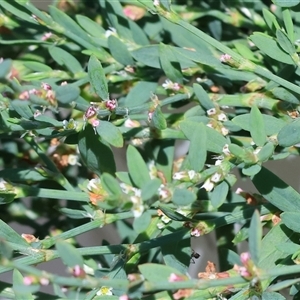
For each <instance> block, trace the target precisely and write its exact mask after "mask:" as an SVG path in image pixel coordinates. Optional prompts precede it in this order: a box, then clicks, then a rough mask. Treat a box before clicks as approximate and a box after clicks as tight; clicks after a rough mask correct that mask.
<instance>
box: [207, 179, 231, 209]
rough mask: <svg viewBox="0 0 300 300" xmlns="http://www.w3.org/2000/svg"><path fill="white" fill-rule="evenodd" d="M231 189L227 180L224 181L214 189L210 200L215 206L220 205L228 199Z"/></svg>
mask: <svg viewBox="0 0 300 300" xmlns="http://www.w3.org/2000/svg"><path fill="white" fill-rule="evenodd" d="M228 191H229V186H228V183H227V182H226V181H222V182H221V183H219V184H218V185H217V186H215V188H214V189H213V191H212V193H211V196H210V201H211V204H212V206H213V207H214V208H218V207H220V206H221V205H222V204H223V203H224V202H225V200H226V198H227V194H228Z"/></svg>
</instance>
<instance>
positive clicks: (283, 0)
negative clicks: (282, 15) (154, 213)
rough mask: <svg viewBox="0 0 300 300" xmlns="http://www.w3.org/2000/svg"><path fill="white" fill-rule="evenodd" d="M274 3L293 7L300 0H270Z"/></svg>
mask: <svg viewBox="0 0 300 300" xmlns="http://www.w3.org/2000/svg"><path fill="white" fill-rule="evenodd" d="M272 2H273V3H274V4H275V5H278V6H280V7H293V6H296V5H298V4H299V3H300V0H272Z"/></svg>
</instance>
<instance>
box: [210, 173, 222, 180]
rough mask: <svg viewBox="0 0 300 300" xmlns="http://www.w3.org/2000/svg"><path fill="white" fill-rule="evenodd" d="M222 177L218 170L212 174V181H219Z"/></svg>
mask: <svg viewBox="0 0 300 300" xmlns="http://www.w3.org/2000/svg"><path fill="white" fill-rule="evenodd" d="M221 177H222V174H220V173H218V172H216V173H215V174H214V175H213V176H211V178H210V180H211V181H212V182H215V183H217V182H219V181H220V179H221Z"/></svg>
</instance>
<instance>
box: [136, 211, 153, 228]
mask: <svg viewBox="0 0 300 300" xmlns="http://www.w3.org/2000/svg"><path fill="white" fill-rule="evenodd" d="M150 222H151V213H150V212H149V211H145V212H144V213H143V214H142V215H141V216H140V217H138V218H135V219H134V221H133V224H132V226H133V229H134V231H135V232H137V233H141V232H143V231H145V230H146V229H147V228H148V226H149V225H150Z"/></svg>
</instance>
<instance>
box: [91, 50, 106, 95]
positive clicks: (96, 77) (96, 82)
mask: <svg viewBox="0 0 300 300" xmlns="http://www.w3.org/2000/svg"><path fill="white" fill-rule="evenodd" d="M88 74H89V79H90V82H91V85H92V87H93V89H94V90H95V92H96V93H97V95H98V96H99V97H100V98H102V99H103V100H107V99H109V94H108V86H107V81H106V77H105V73H104V70H103V68H102V65H101V63H100V61H99V60H98V59H97V58H96V57H95V56H94V55H92V56H91V57H90V60H89V64H88Z"/></svg>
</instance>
